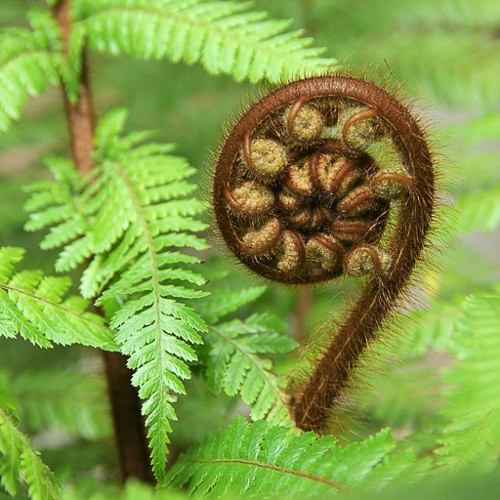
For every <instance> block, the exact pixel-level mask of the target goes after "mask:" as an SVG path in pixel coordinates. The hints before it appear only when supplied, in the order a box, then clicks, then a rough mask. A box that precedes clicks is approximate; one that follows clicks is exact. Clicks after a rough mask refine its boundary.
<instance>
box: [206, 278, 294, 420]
mask: <svg viewBox="0 0 500 500" xmlns="http://www.w3.org/2000/svg"><path fill="white" fill-rule="evenodd" d="M262 288H263V287H255V288H249V289H248V290H245V291H244V292H229V291H226V290H224V291H219V292H218V291H215V292H214V293H213V296H212V297H210V299H211V300H210V299H209V300H207V301H206V302H207V303H206V304H205V305H204V307H205V308H206V310H207V311H208V310H210V304H214V303H217V304H220V303H221V302H219V301H220V300H221V299H224V300H225V301H226V305H227V307H225V308H224V307H219V308H218V309H217V308H215V313H214V314H213V316H212V318H214V317H215V318H218V317H220V316H222V315H224V314H227V313H229V312H230V311H233V310H234V309H236V308H237V307H239V306H240V305H243V304H244V303H246V302H249V301H251V300H255V298H257V297H258V296H259V295H261V294H262V292H263V290H262ZM283 329H284V325H283V323H282V322H281V321H280V320H278V319H277V318H275V317H273V316H271V315H267V314H253V315H252V316H250V317H249V318H247V319H246V320H245V321H241V320H239V319H235V320H231V321H226V322H223V323H219V324H212V325H209V333H208V334H207V335H206V337H205V344H206V347H205V349H206V350H207V355H206V358H207V359H206V371H205V376H206V380H207V383H208V385H209V387H210V390H211V391H212V392H214V393H215V394H219V393H220V392H221V391H222V390H224V392H225V393H226V394H227V395H229V396H235V395H236V394H240V396H241V398H242V399H243V401H244V402H245V403H247V404H248V405H250V406H251V407H252V410H251V414H250V416H251V418H252V419H253V420H260V419H263V418H267V419H268V420H269V421H270V422H271V423H274V424H277V425H278V424H281V425H288V426H290V425H291V421H290V417H289V412H288V405H287V403H288V398H287V396H286V394H285V393H284V390H283V380H281V379H279V378H278V377H277V376H276V375H275V374H274V373H273V372H272V366H273V365H272V362H271V360H270V359H268V358H266V357H262V355H269V354H279V353H289V352H291V351H292V350H294V349H295V348H296V347H297V344H296V343H295V342H294V341H293V340H292V339H290V338H288V337H286V336H284V335H280V334H278V333H276V332H277V331H280V330H283Z"/></svg>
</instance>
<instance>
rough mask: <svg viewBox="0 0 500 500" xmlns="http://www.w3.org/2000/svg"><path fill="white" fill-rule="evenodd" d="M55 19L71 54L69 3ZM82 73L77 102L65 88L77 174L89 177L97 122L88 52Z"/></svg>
mask: <svg viewBox="0 0 500 500" xmlns="http://www.w3.org/2000/svg"><path fill="white" fill-rule="evenodd" d="M54 17H55V18H56V20H57V22H58V23H59V26H60V28H61V32H62V37H63V43H64V51H65V53H67V52H68V42H69V38H70V35H71V17H70V6H69V0H61V1H60V2H59V3H58V4H57V5H56V7H55V8H54ZM81 62H82V66H81V71H80V76H79V83H80V95H79V96H78V100H77V101H76V102H71V101H70V99H69V98H68V97H67V95H68V94H67V91H66V88H65V86H64V84H63V93H64V108H65V111H66V119H67V121H68V126H69V127H68V128H69V134H70V140H71V152H72V154H73V159H74V160H75V163H76V165H77V166H78V170H79V171H80V172H81V174H82V175H85V174H87V173H88V172H90V170H92V168H93V166H94V160H93V159H92V151H93V140H94V129H95V120H94V112H93V107H92V96H91V92H90V84H89V79H88V69H87V57H86V51H85V49H83V51H82V54H81Z"/></svg>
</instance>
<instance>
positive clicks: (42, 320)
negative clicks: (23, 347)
mask: <svg viewBox="0 0 500 500" xmlns="http://www.w3.org/2000/svg"><path fill="white" fill-rule="evenodd" d="M23 253H24V251H23V250H22V249H20V248H12V247H4V248H1V249H0V299H1V301H0V334H1V335H2V336H4V337H6V338H15V337H16V335H21V337H22V338H24V339H26V340H29V341H30V342H31V343H32V344H35V345H38V346H40V347H51V346H52V342H54V343H57V344H63V345H68V344H73V343H78V344H83V345H89V346H94V347H100V348H101V349H106V350H111V351H113V350H116V349H117V347H116V344H115V343H114V340H113V334H112V332H111V331H110V330H109V329H108V328H107V327H106V326H105V325H104V321H103V320H102V318H100V317H99V316H97V315H96V314H93V313H90V312H88V311H86V307H87V305H88V302H87V301H85V300H84V299H82V298H81V297H78V296H75V295H72V296H69V297H67V298H64V295H65V293H66V292H67V290H68V288H69V286H70V281H69V279H68V278H59V277H58V278H55V277H51V276H43V273H42V272H41V271H20V272H18V273H15V274H12V273H13V270H14V265H15V264H17V263H18V262H19V261H20V260H21V259H22V256H23Z"/></svg>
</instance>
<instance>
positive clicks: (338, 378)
mask: <svg viewBox="0 0 500 500" xmlns="http://www.w3.org/2000/svg"><path fill="white" fill-rule="evenodd" d="M323 83H325V82H323ZM348 83H349V81H344V82H341V85H342V86H343V87H344V88H345V87H346V86H347V84H348ZM346 90H347V91H348V92H349V93H350V94H351V95H352V97H353V98H357V99H361V100H362V102H363V101H364V102H365V103H366V104H368V105H370V104H372V103H371V101H372V100H373V99H375V102H374V103H373V104H372V105H374V104H375V105H377V107H378V109H379V116H382V117H383V118H384V119H385V120H386V121H387V122H388V123H389V124H390V125H391V127H392V130H393V141H394V143H395V145H396V147H397V148H398V149H399V151H400V154H401V156H402V159H403V161H404V163H405V164H406V166H407V168H408V170H409V174H410V176H411V177H412V178H413V179H414V185H413V186H412V187H411V188H410V189H408V192H407V195H406V199H405V200H404V201H403V203H402V204H401V207H402V208H401V211H400V214H399V218H398V222H397V225H396V228H395V230H394V234H393V236H392V239H391V242H390V245H389V249H388V251H389V254H390V255H391V257H392V259H393V261H392V264H391V267H390V269H389V271H388V274H387V277H386V278H385V280H383V281H381V280H380V277H375V276H374V277H372V278H371V279H370V281H369V282H368V283H367V286H366V288H365V290H364V291H363V293H362V295H361V297H360V299H359V300H358V302H357V303H356V304H355V305H354V307H353V308H352V309H351V310H350V311H349V313H348V314H347V317H346V318H345V320H344V321H343V322H342V324H341V325H340V327H339V329H338V331H337V332H336V334H335V335H334V337H333V338H332V340H331V342H330V344H329V345H328V347H327V348H326V350H325V352H324V353H323V356H322V357H321V359H320V360H319V362H318V363H317V365H316V367H315V369H314V371H313V373H312V375H311V376H310V378H309V380H308V381H307V382H306V384H305V385H304V386H303V387H302V389H301V391H300V394H299V395H298V396H296V397H295V401H294V404H293V415H294V419H295V422H296V425H297V426H298V427H300V428H302V429H304V430H314V431H320V430H321V429H322V428H323V426H324V424H325V421H326V419H327V417H328V416H329V415H330V414H331V408H332V406H334V404H335V401H336V400H337V398H338V397H339V396H340V395H341V393H342V390H343V389H344V387H345V385H346V381H347V379H348V377H349V375H350V374H351V372H352V370H353V369H354V368H355V366H356V364H357V361H358V359H359V357H360V356H361V355H362V353H363V351H364V350H365V348H366V346H367V345H368V344H369V343H370V342H371V341H373V340H374V339H375V338H376V336H377V331H378V330H379V329H380V327H381V326H382V325H383V323H384V321H385V319H386V318H387V315H388V314H389V313H390V312H391V311H392V310H393V309H394V308H395V306H396V304H397V299H398V296H399V295H400V294H401V292H402V291H403V290H404V288H405V286H406V284H407V282H408V280H409V278H410V275H411V273H412V271H413V269H414V267H415V265H416V263H417V260H418V257H419V255H420V253H421V251H422V249H423V247H424V241H425V237H426V234H427V232H428V230H429V226H430V223H431V218H432V213H433V207H434V173H433V167H432V161H431V156H430V153H429V150H428V148H427V144H426V141H425V137H424V134H423V133H422V131H421V130H420V127H419V126H418V124H417V123H416V121H415V120H414V119H413V118H412V117H411V115H410V114H409V113H408V111H407V110H406V109H405V108H404V107H403V106H402V105H401V104H400V103H399V102H398V101H396V100H395V99H394V98H392V97H390V96H389V95H388V94H386V93H385V92H383V91H381V90H380V89H377V90H376V92H373V88H370V85H369V84H367V83H366V82H362V83H360V84H358V85H355V86H354V88H349V89H346ZM374 94H375V95H374ZM380 110H382V111H380Z"/></svg>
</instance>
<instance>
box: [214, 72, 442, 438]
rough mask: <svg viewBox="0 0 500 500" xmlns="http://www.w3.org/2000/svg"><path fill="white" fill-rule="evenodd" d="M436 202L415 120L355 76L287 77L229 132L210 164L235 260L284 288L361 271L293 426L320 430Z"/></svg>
mask: <svg viewBox="0 0 500 500" xmlns="http://www.w3.org/2000/svg"><path fill="white" fill-rule="evenodd" d="M384 151H390V153H389V154H387V153H386V154H383V152H384ZM434 203H435V202H434V171H433V165H432V159H431V155H430V153H429V149H428V146H427V142H426V139H425V136H424V134H423V132H422V130H421V128H420V126H419V125H418V123H417V121H416V119H415V118H414V117H413V116H412V115H411V114H410V112H409V111H408V109H407V108H406V107H405V106H404V105H403V104H401V102H399V101H398V100H397V99H396V98H394V97H393V96H391V95H390V94H389V93H387V92H386V91H385V90H383V89H381V88H379V87H377V86H375V85H373V84H371V83H368V82H366V81H364V80H360V79H356V78H351V77H347V76H320V77H314V78H308V79H304V80H299V81H296V82H293V83H290V84H288V85H286V86H284V87H281V88H279V89H277V90H275V91H274V92H271V93H270V94H269V95H267V96H266V97H264V98H263V99H261V100H260V101H259V102H257V103H256V104H255V105H254V106H252V107H251V108H250V109H249V110H248V111H247V112H246V113H245V114H244V115H243V116H242V117H241V118H240V119H239V121H238V122H237V123H236V125H235V126H234V127H233V129H232V130H231V131H230V133H229V135H228V137H227V139H226V141H225V143H224V144H223V146H222V149H221V151H220V154H219V158H218V161H217V166H216V170H215V174H214V185H213V204H214V212H215V216H216V219H217V224H218V226H219V229H220V231H221V233H222V236H223V237H224V239H225V241H226V243H227V245H228V247H229V248H230V250H231V251H232V252H233V253H234V254H235V256H236V257H238V259H239V260H240V261H241V262H242V263H243V264H245V265H246V266H247V267H248V268H249V269H251V270H252V271H254V272H256V273H257V274H259V275H260V276H263V277H264V278H266V279H269V280H272V281H276V282H279V283H285V284H297V285H302V284H309V283H320V282H325V281H328V280H331V279H333V278H337V277H340V276H341V275H343V274H346V275H350V276H356V277H361V276H364V275H368V278H367V279H366V284H365V287H364V290H363V292H362V293H361V296H360V298H359V299H358V301H357V302H356V303H355V304H354V306H353V308H352V309H351V310H350V311H349V312H348V313H347V315H346V317H345V319H344V321H343V322H342V323H341V324H340V326H339V328H338V330H337V332H336V333H335V335H334V336H333V338H332V340H331V342H330V344H329V345H328V347H327V348H326V350H325V352H324V353H323V355H322V357H321V358H320V360H319V361H318V363H317V364H316V366H315V368H314V370H313V373H312V374H311V376H310V378H309V380H307V381H306V383H305V384H304V385H303V387H301V389H300V390H299V392H298V393H297V394H295V395H294V396H293V401H292V413H293V417H294V420H295V423H296V425H297V426H298V427H300V428H302V429H305V430H314V431H320V430H321V429H322V428H323V426H324V424H325V421H326V418H327V417H328V415H329V414H330V411H331V407H332V406H333V405H334V404H335V401H336V400H337V398H338V397H339V395H340V393H341V391H342V389H343V388H344V386H345V384H346V381H347V380H348V377H349V375H350V373H351V372H352V370H353V368H354V367H355V366H356V363H357V360H358V358H359V357H360V356H361V355H362V353H363V351H364V350H365V348H366V347H367V345H368V344H369V343H370V342H371V341H372V340H374V339H375V337H376V333H377V330H378V329H379V328H380V326H381V325H382V323H383V321H384V320H385V318H386V317H387V315H388V313H389V312H390V311H391V310H393V309H394V307H395V305H396V301H397V298H398V296H399V295H400V294H401V292H402V291H403V289H404V287H405V285H406V284H407V282H408V279H409V278H410V276H411V273H412V271H413V269H414V267H415V264H416V263H417V260H418V258H419V256H420V253H421V251H422V249H423V247H424V244H425V238H426V235H427V233H428V231H429V227H430V225H431V221H432V214H433V209H434ZM392 212H395V214H393V213H392ZM389 219H390V220H393V219H394V220H395V221H396V222H395V223H394V224H389Z"/></svg>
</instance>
